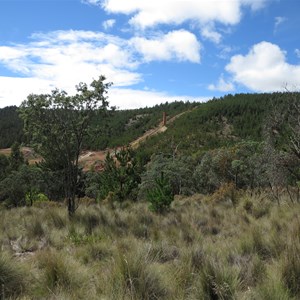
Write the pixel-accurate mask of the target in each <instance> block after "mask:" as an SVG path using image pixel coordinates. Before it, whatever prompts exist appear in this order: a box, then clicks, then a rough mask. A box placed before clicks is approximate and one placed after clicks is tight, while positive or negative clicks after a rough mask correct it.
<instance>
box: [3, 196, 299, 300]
mask: <svg viewBox="0 0 300 300" xmlns="http://www.w3.org/2000/svg"><path fill="white" fill-rule="evenodd" d="M299 212H300V204H291V203H288V202H287V203H285V202H282V204H281V205H280V206H278V205H277V204H276V203H273V202H272V201H271V200H268V198H267V197H263V198H262V197H261V196H256V195H252V196H251V195H249V194H241V195H239V198H238V199H237V202H236V203H235V205H234V206H233V205H232V204H228V203H227V202H223V201H221V202H216V201H213V199H212V198H211V197H204V196H202V195H194V196H192V197H189V198H182V197H181V198H179V197H178V198H176V199H175V201H174V202H173V203H172V207H171V210H170V212H169V213H167V214H164V215H160V214H155V213H153V212H151V211H150V210H149V209H148V204H147V203H139V202H136V203H131V202H128V203H126V205H125V206H123V207H121V206H118V205H115V206H114V207H112V206H111V205H110V204H105V203H100V204H90V205H88V206H87V205H81V206H80V207H79V209H78V210H77V211H76V215H75V217H74V218H72V219H71V220H70V219H69V218H68V216H67V211H66V208H65V207H59V206H53V207H51V206H49V207H31V208H16V209H11V210H5V209H3V210H0V247H1V249H2V252H1V255H0V281H1V282H0V284H1V286H0V287H1V288H2V290H1V288H0V295H1V296H0V298H1V297H2V298H3V295H2V294H1V292H4V295H5V299H22V298H23V299H92V300H93V299H125V300H126V299H172V300H173V299H175V300H176V299H178V300H179V299H212V300H214V299H298V298H299V297H300V290H299V284H298V283H299V282H300V256H299V253H300V220H299V217H298V216H299Z"/></svg>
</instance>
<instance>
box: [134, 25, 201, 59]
mask: <svg viewBox="0 0 300 300" xmlns="http://www.w3.org/2000/svg"><path fill="white" fill-rule="evenodd" d="M130 43H131V44H132V45H133V47H134V48H135V49H136V50H137V51H138V52H139V53H141V54H142V56H143V58H144V60H145V61H146V62H150V61H153V60H172V59H176V60H179V61H190V62H194V63H199V62H200V43H199V42H198V41H197V38H196V36H195V35H194V34H192V33H190V32H188V31H186V30H178V31H171V32H169V33H168V34H166V35H160V36H158V37H156V38H153V39H146V38H142V37H136V38H132V39H131V40H130Z"/></svg>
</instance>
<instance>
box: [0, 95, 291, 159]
mask: <svg viewBox="0 0 300 300" xmlns="http://www.w3.org/2000/svg"><path fill="white" fill-rule="evenodd" d="M290 100H291V95H290V94H289V93H273V94H237V95H234V96H233V95H227V96H225V97H222V98H218V99H215V98H214V99H212V100H210V101H208V102H206V103H189V102H188V103H184V102H173V103H165V104H161V105H156V106H154V107H152V108H142V109H135V110H118V111H114V112H110V113H109V114H108V115H107V116H106V117H104V118H103V117H100V118H99V117H98V118H95V119H94V120H93V126H94V127H96V126H97V127H98V128H99V129H100V131H99V134H97V135H94V136H91V137H89V138H88V139H87V140H86V141H85V148H87V149H90V150H98V149H105V148H113V147H117V146H122V145H127V144H129V143H130V142H132V141H133V140H135V139H136V138H138V137H139V136H141V135H143V133H144V132H145V131H147V130H149V129H151V128H153V127H156V126H157V125H158V124H159V122H161V118H162V113H163V112H166V113H167V115H168V118H171V117H173V116H175V115H178V114H180V113H182V112H187V113H185V114H183V115H182V116H180V117H179V118H178V119H176V120H175V121H174V122H172V123H170V124H168V130H167V131H166V132H164V133H162V134H159V135H157V136H154V137H152V138H150V139H148V140H147V141H146V143H144V144H143V145H142V147H141V151H145V152H147V153H148V154H151V153H156V152H170V153H172V152H173V151H174V149H175V148H176V149H177V150H178V151H179V152H181V153H185V154H197V153H199V152H200V153H201V152H203V151H206V150H208V149H213V148H218V147H220V146H226V145H231V144H233V143H236V142H239V141H241V140H245V139H246V140H247V139H248V140H256V141H260V140H261V139H262V128H263V126H264V124H265V123H266V120H267V119H268V115H269V114H270V112H271V111H273V110H274V108H278V110H281V109H282V107H286V106H288V103H289V101H290ZM22 139H23V136H22V122H21V120H20V119H19V117H18V113H17V107H15V106H12V107H6V108H3V109H0V148H6V147H10V146H11V145H12V144H13V143H14V141H18V142H23V140H22Z"/></svg>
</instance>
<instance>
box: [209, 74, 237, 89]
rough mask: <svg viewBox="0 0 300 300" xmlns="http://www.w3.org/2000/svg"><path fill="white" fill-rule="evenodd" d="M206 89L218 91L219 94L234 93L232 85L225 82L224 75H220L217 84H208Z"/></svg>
mask: <svg viewBox="0 0 300 300" xmlns="http://www.w3.org/2000/svg"><path fill="white" fill-rule="evenodd" d="M208 89H209V90H211V91H220V92H231V91H234V85H233V83H232V82H230V81H227V82H226V81H225V79H224V75H223V74H222V75H221V77H220V78H219V81H218V83H217V84H210V85H209V86H208Z"/></svg>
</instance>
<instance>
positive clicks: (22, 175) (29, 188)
mask: <svg viewBox="0 0 300 300" xmlns="http://www.w3.org/2000/svg"><path fill="white" fill-rule="evenodd" d="M42 185H43V178H42V170H41V169H40V168H38V167H36V166H28V165H22V166H21V167H19V169H18V171H12V172H11V173H10V174H9V175H8V176H7V177H6V178H5V179H4V180H2V181H1V182H0V187H1V188H0V190H1V192H0V197H1V198H2V199H4V200H7V205H8V206H11V205H13V206H20V205H25V204H28V205H32V204H33V202H34V201H35V198H36V196H37V195H38V194H39V192H40V190H41V189H42Z"/></svg>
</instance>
